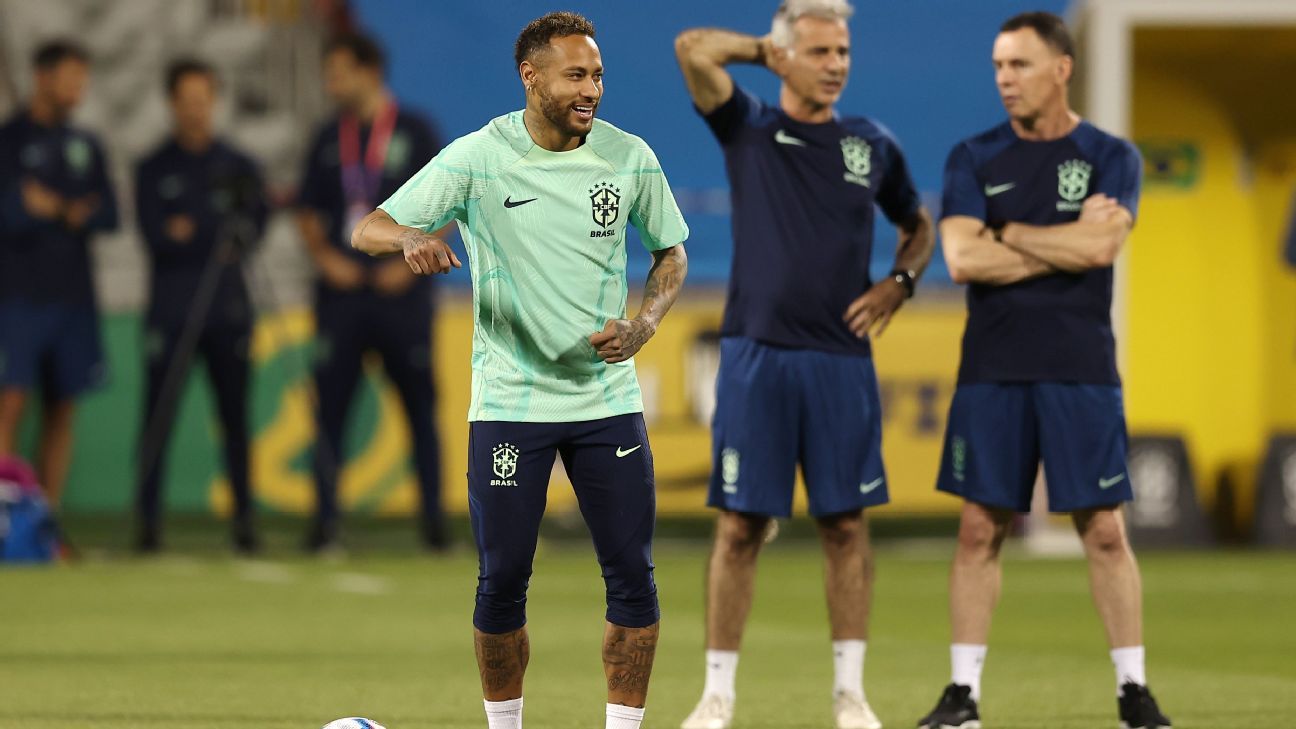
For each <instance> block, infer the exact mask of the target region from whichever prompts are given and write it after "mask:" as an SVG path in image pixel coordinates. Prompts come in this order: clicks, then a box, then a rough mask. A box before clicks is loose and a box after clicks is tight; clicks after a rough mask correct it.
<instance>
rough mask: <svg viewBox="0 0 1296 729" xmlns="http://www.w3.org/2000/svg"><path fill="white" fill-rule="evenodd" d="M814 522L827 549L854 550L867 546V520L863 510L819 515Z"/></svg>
mask: <svg viewBox="0 0 1296 729" xmlns="http://www.w3.org/2000/svg"><path fill="white" fill-rule="evenodd" d="M816 523H817V526H818V527H819V537H820V538H821V539H822V540H823V544H824V549H826V550H828V551H838V552H856V551H860V550H862V549H864V548H866V547H867V546H868V522H866V521H865V520H864V514H863V512H858V511H857V512H849V513H846V514H834V515H832V516H826V517H820V518H819V519H817V520H816Z"/></svg>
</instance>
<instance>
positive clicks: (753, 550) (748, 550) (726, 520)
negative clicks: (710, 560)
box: [716, 511, 770, 559]
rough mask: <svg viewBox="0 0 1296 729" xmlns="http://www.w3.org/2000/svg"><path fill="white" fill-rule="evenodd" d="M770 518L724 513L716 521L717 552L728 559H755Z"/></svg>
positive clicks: (732, 512) (730, 512) (731, 512)
mask: <svg viewBox="0 0 1296 729" xmlns="http://www.w3.org/2000/svg"><path fill="white" fill-rule="evenodd" d="M769 521H770V520H769V517H767V516H760V515H757V514H740V513H738V512H734V511H722V512H720V517H719V518H718V519H716V551H717V552H719V553H720V554H721V555H723V556H724V557H725V558H727V559H755V558H756V555H757V554H758V553H759V552H760V548H761V544H762V543H763V542H764V539H765V528H766V527H767V526H769Z"/></svg>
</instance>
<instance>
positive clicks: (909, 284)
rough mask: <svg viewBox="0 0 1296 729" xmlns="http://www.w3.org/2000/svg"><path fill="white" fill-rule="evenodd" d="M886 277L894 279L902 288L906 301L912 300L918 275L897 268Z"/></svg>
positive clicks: (914, 272)
mask: <svg viewBox="0 0 1296 729" xmlns="http://www.w3.org/2000/svg"><path fill="white" fill-rule="evenodd" d="M888 275H889V276H890V277H891V278H893V279H895V282H896V283H898V284H900V285H901V286H903V287H904V290H905V298H906V299H912V298H913V295H914V288H915V287H916V286H917V283H918V273H917V272H916V271H911V270H908V269H903V268H897V269H895V270H894V271H892V272H891V273H890V274H888Z"/></svg>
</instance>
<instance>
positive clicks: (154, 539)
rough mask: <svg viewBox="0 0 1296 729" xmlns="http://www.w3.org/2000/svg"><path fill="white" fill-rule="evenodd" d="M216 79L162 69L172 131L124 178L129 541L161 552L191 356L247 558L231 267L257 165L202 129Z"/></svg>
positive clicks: (200, 67) (244, 382)
mask: <svg viewBox="0 0 1296 729" xmlns="http://www.w3.org/2000/svg"><path fill="white" fill-rule="evenodd" d="M218 86H219V82H218V79H217V77H216V73H215V71H214V70H213V69H212V68H211V67H210V66H208V65H206V64H205V63H202V62H200V61H195V60H180V61H177V62H175V63H173V64H172V65H171V67H170V68H169V69H168V71H167V74H166V91H167V96H168V99H169V101H170V106H171V116H172V120H173V129H172V133H171V136H170V138H168V139H167V140H166V141H165V142H163V143H162V145H161V146H160V147H158V149H157V150H156V151H154V152H153V153H152V154H150V155H149V156H148V157H147V158H145V159H144V160H143V161H142V162H141V163H140V164H139V167H138V170H137V171H136V176H135V203H136V210H137V212H138V214H139V226H140V232H141V234H142V235H143V237H144V243H145V245H146V247H147V252H148V256H149V264H150V266H149V267H150V274H151V275H150V287H149V301H148V313H147V315H146V319H145V337H144V354H145V361H146V365H145V373H146V382H147V392H148V395H147V398H146V401H145V402H146V405H145V410H144V421H143V426H142V429H141V434H140V444H139V449H138V458H139V463H138V468H139V472H138V481H137V498H136V508H137V518H138V524H137V528H138V532H137V539H136V544H135V546H136V549H137V550H139V551H141V552H154V551H157V550H158V549H160V548H161V517H162V510H163V509H162V474H163V472H164V470H165V463H166V459H165V452H166V444H167V441H168V440H169V436H170V435H171V428H172V425H173V424H174V422H175V417H176V410H177V408H178V406H179V401H180V398H181V396H182V394H183V392H184V383H185V381H186V380H187V375H188V371H189V366H190V365H191V364H192V362H193V356H194V355H195V354H196V353H200V354H201V355H202V358H203V360H204V361H205V363H206V366H207V375H208V378H209V379H210V381H211V385H212V391H213V394H214V395H215V401H216V410H217V413H218V415H219V417H220V423H221V434H222V442H223V444H224V451H225V472H226V475H227V477H228V478H229V483H230V487H231V489H232V490H233V495H234V520H233V540H234V547H235V549H236V550H237V551H239V552H241V553H252V552H255V551H256V550H257V546H258V544H257V537H256V532H255V528H254V526H253V522H252V515H253V502H252V489H251V485H250V482H249V476H248V380H249V374H250V369H251V368H250V363H249V346H250V340H251V336H252V324H253V310H252V303H251V300H250V299H249V297H248V290H247V286H246V284H245V283H244V278H243V271H242V268H241V265H240V264H241V262H242V260H243V257H244V256H245V255H246V254H247V253H248V252H249V249H250V248H251V246H252V245H253V244H255V243H256V241H257V240H259V239H260V237H261V233H262V231H263V230H264V228H265V222H266V215H267V208H266V203H265V192H264V186H263V184H262V179H261V173H260V171H259V170H258V168H257V165H256V163H254V162H253V161H252V160H251V158H249V157H248V156H247V155H246V154H243V153H242V152H240V151H239V150H237V149H235V148H234V147H233V146H232V145H231V144H230V143H229V142H227V141H225V140H223V139H221V138H219V137H217V136H216V133H215V130H214V129H213V120H214V115H215V110H216V101H217V92H218Z"/></svg>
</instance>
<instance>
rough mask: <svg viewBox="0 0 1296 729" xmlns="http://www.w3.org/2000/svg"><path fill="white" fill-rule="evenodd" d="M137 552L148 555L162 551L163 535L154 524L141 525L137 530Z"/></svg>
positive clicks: (135, 546) (135, 547)
mask: <svg viewBox="0 0 1296 729" xmlns="http://www.w3.org/2000/svg"><path fill="white" fill-rule="evenodd" d="M134 549H135V554H138V555H140V556H148V555H153V554H157V553H159V552H161V551H162V535H161V533H160V532H159V530H158V529H157V527H153V526H147V525H145V526H141V527H140V528H139V529H138V530H137V531H136V532H135V545H134Z"/></svg>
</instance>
